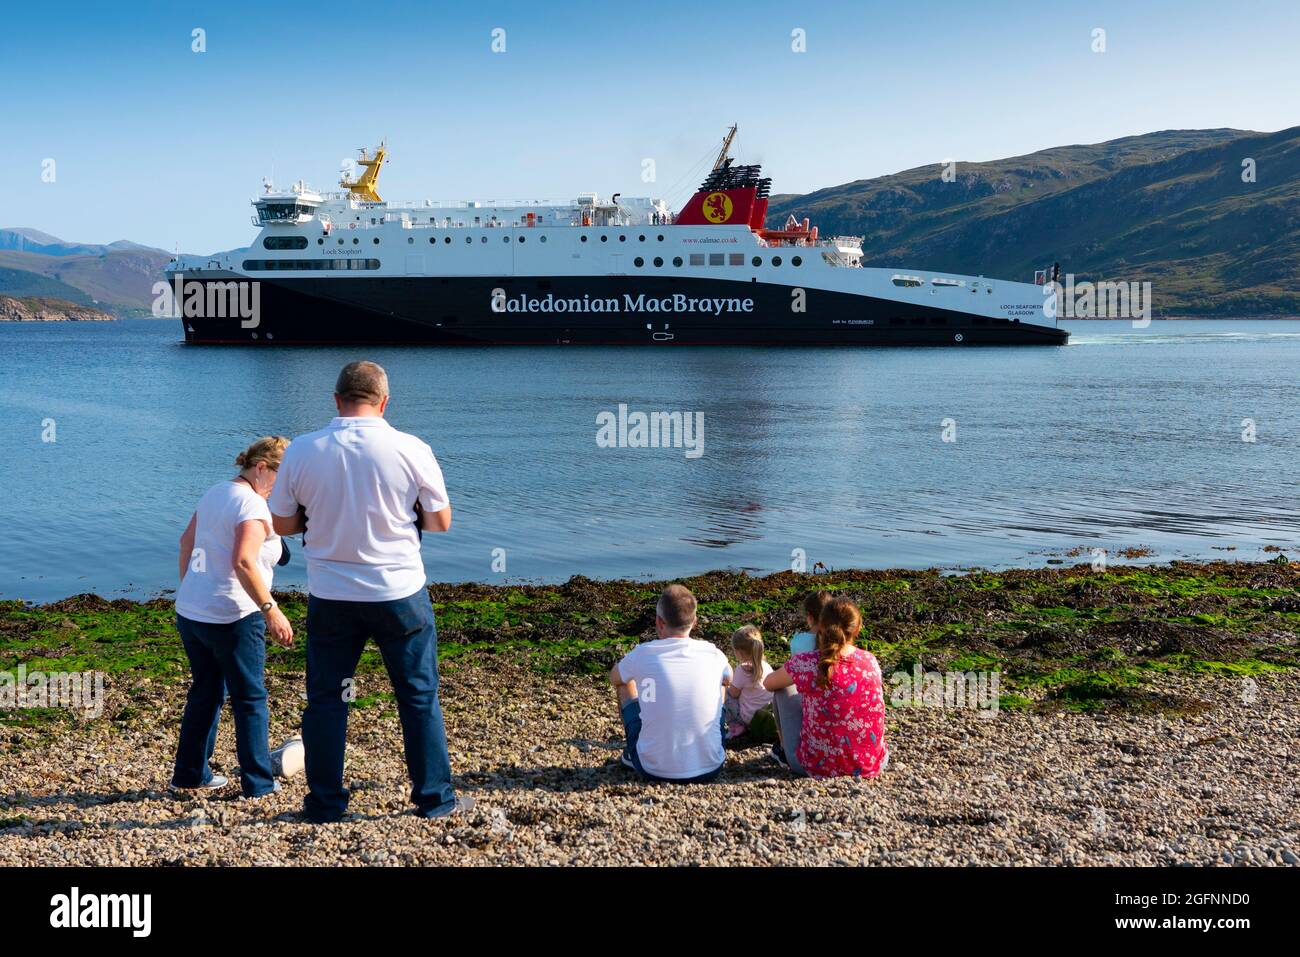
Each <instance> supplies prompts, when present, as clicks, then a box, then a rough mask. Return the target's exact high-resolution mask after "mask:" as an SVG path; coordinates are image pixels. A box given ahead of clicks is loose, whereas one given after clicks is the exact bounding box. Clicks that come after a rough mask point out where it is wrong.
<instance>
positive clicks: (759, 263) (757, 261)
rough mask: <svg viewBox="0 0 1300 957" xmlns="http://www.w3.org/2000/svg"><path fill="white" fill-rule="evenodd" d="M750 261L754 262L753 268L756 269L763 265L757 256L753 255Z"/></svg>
mask: <svg viewBox="0 0 1300 957" xmlns="http://www.w3.org/2000/svg"><path fill="white" fill-rule="evenodd" d="M750 262H752V263H753V264H754V268H755V269H757V268H758V267H759V266H761V265H763V260H762V259H760V258H759V257H758V256H755V257H754V258H753V259H751V260H750Z"/></svg>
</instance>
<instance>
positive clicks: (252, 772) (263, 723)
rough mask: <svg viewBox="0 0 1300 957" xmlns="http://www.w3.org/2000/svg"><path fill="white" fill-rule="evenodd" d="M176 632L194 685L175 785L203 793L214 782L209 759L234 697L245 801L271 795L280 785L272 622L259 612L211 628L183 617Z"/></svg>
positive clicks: (183, 722) (183, 725) (188, 699)
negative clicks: (269, 648)
mask: <svg viewBox="0 0 1300 957" xmlns="http://www.w3.org/2000/svg"><path fill="white" fill-rule="evenodd" d="M176 630H177V631H179V632H180V634H181V643H182V644H183V645H184V646H185V654H186V655H187V656H188V657H189V659H190V675H191V679H190V691H189V694H188V695H187V696H186V698H185V713H184V715H183V716H182V717H181V739H180V744H179V745H178V746H177V748H176V768H175V771H174V772H173V773H172V784H173V785H174V786H175V787H178V788H197V787H202V786H203V785H205V784H207V783H208V782H209V781H211V780H212V771H211V770H210V769H209V768H208V759H209V758H210V757H211V756H212V747H213V744H214V743H215V742H216V734H217V722H218V721H219V720H220V718H221V706H222V703H223V701H224V699H225V697H226V694H227V692H228V693H229V696H230V707H231V710H232V711H233V712H234V714H235V751H236V753H237V754H238V755H239V767H240V785H241V787H242V788H243V792H244V796H245V797H260V796H261V795H263V794H269V793H270V792H271V791H273V790H275V780H274V778H273V777H272V774H271V751H270V746H269V744H268V742H267V735H268V733H269V730H270V729H269V725H270V716H269V715H268V713H267V707H266V680H265V670H266V620H265V619H264V618H263V617H262V614H261V612H254V613H253V614H251V615H248V616H246V617H244V618H241V619H239V621H236V622H233V623H231V624H229V625H210V624H207V623H205V622H201V621H191V620H190V619H188V618H184V617H182V616H181V615H177V616H176Z"/></svg>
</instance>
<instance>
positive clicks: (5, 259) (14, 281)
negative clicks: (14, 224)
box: [0, 227, 171, 315]
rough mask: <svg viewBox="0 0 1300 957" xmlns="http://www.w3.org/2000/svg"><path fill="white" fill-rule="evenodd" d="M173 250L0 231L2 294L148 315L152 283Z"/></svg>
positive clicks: (33, 231)
mask: <svg viewBox="0 0 1300 957" xmlns="http://www.w3.org/2000/svg"><path fill="white" fill-rule="evenodd" d="M170 259H171V254H170V253H168V252H164V251H163V250H161V249H154V248H152V247H150V246H142V245H140V244H139V243H133V242H130V241H128V240H125V239H120V240H118V241H117V242H113V243H109V244H108V245H95V244H86V243H69V242H64V241H63V240H61V239H59V238H58V237H55V236H51V235H49V234H48V233H43V232H41V231H39V230H36V229H29V228H26V227H22V228H7V229H0V293H7V294H9V295H13V296H46V297H56V298H59V299H64V300H68V301H70V302H74V303H81V304H85V305H89V304H92V303H93V304H96V305H98V306H100V307H101V308H104V309H107V310H109V311H111V312H114V313H117V314H119V315H147V314H150V309H151V306H152V305H153V299H154V296H153V285H154V283H156V282H159V281H160V280H162V279H163V278H164V277H163V267H164V266H166V264H167V262H168V261H169V260H170Z"/></svg>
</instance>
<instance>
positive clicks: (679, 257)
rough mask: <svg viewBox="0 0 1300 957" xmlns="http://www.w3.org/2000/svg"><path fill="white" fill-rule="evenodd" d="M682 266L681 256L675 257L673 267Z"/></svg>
mask: <svg viewBox="0 0 1300 957" xmlns="http://www.w3.org/2000/svg"><path fill="white" fill-rule="evenodd" d="M681 264H682V257H681V256H674V257H673V265H674V266H680V265H681Z"/></svg>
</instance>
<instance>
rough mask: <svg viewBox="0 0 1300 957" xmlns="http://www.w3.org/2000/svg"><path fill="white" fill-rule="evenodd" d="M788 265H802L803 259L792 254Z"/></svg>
mask: <svg viewBox="0 0 1300 957" xmlns="http://www.w3.org/2000/svg"><path fill="white" fill-rule="evenodd" d="M790 265H791V266H802V265H803V259H802V258H800V257H799V256H792V257H791V259H790Z"/></svg>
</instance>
